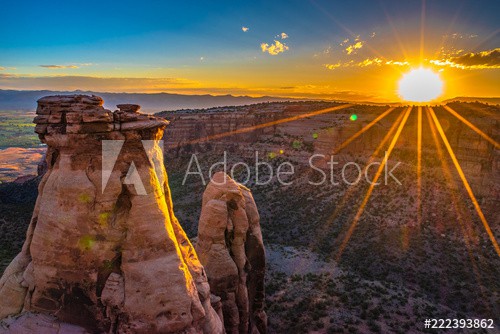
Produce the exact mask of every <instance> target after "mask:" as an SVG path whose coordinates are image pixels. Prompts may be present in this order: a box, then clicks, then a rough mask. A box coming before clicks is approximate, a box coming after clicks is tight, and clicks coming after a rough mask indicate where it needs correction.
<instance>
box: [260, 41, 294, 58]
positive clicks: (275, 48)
mask: <svg viewBox="0 0 500 334" xmlns="http://www.w3.org/2000/svg"><path fill="white" fill-rule="evenodd" d="M260 48H261V50H262V52H264V53H265V52H267V53H269V54H270V55H272V56H276V55H278V54H280V53H283V52H285V51H287V50H288V49H289V47H288V45H286V44H285V43H281V42H280V41H278V40H275V41H274V43H273V44H271V45H269V44H268V43H262V44H261V45H260Z"/></svg>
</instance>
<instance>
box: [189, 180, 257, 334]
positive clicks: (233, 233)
mask: <svg viewBox="0 0 500 334" xmlns="http://www.w3.org/2000/svg"><path fill="white" fill-rule="evenodd" d="M196 251H197V253H198V256H199V259H200V261H201V263H202V264H203V266H204V267H205V269H206V271H207V276H208V282H209V283H210V289H211V291H212V293H213V294H215V295H217V296H219V297H221V299H222V310H223V314H224V325H225V328H226V331H227V333H231V334H237V333H253V334H256V333H260V334H263V333H266V332H267V316H266V314H265V312H264V300H265V294H264V275H265V264H266V263H265V262H266V261H265V251H264V244H263V242H262V232H261V229H260V223H259V213H258V211H257V206H256V205H255V202H254V199H253V196H252V193H251V192H250V190H249V189H248V188H246V187H244V186H243V185H240V184H238V183H236V182H235V181H233V180H232V179H231V178H230V177H229V176H228V175H226V174H224V173H222V172H219V173H216V174H215V175H214V177H213V178H212V180H211V182H210V183H209V184H208V186H207V188H206V190H205V193H204V194H203V207H202V211H201V217H200V223H199V227H198V241H197V243H196Z"/></svg>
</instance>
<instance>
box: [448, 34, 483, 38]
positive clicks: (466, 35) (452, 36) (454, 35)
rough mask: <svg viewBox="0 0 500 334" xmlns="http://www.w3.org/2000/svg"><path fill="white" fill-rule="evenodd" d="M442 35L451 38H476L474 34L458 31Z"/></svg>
mask: <svg viewBox="0 0 500 334" xmlns="http://www.w3.org/2000/svg"><path fill="white" fill-rule="evenodd" d="M443 37H445V38H451V39H471V38H476V37H477V35H476V34H459V33H454V34H451V35H444V36H443Z"/></svg>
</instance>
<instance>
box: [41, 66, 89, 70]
mask: <svg viewBox="0 0 500 334" xmlns="http://www.w3.org/2000/svg"><path fill="white" fill-rule="evenodd" d="M38 66H40V67H43V68H48V69H51V70H59V69H66V68H80V66H77V65H38Z"/></svg>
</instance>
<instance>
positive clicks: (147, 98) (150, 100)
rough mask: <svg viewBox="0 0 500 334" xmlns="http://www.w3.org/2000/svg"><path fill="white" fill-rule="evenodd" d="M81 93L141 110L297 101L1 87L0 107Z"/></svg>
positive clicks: (21, 107)
mask: <svg viewBox="0 0 500 334" xmlns="http://www.w3.org/2000/svg"><path fill="white" fill-rule="evenodd" d="M69 94H85V95H92V94H93V95H98V96H100V97H102V98H103V99H104V106H105V107H106V108H108V109H111V110H114V109H116V105H117V104H120V103H134V104H139V105H141V110H142V111H144V112H148V113H154V112H158V111H163V110H178V109H201V108H212V107H222V106H239V105H245V104H253V103H261V102H278V101H299V100H300V99H293V98H280V97H272V96H262V97H251V96H233V95H208V94H207V95H183V94H170V93H155V94H145V93H101V92H91V91H80V90H78V91H72V92H64V91H50V90H36V91H32V90H1V89H0V110H35V109H36V101H37V100H38V99H39V98H41V97H43V96H47V95H69Z"/></svg>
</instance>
